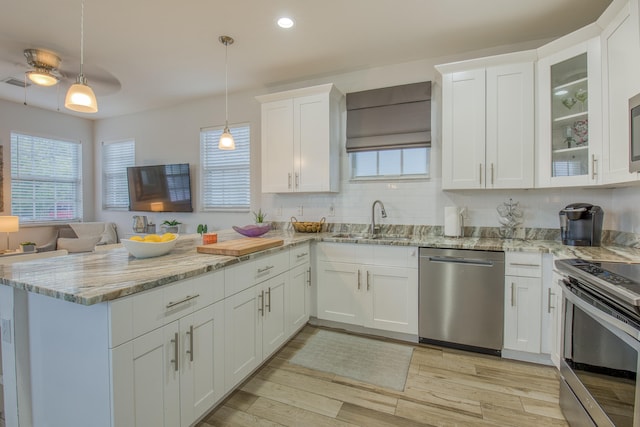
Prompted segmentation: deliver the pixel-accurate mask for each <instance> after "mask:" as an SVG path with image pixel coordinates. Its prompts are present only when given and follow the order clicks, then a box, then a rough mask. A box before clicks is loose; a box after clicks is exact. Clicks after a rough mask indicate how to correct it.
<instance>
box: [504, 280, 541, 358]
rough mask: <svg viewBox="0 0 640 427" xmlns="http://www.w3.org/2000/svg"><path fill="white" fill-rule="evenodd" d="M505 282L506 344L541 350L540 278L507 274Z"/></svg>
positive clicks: (529, 349)
mask: <svg viewBox="0 0 640 427" xmlns="http://www.w3.org/2000/svg"><path fill="white" fill-rule="evenodd" d="M505 286H506V289H505V304H504V348H506V349H510V350H518V351H527V352H530V353H536V354H537V353H540V321H541V309H542V307H541V305H542V304H541V299H542V298H541V293H542V289H541V288H542V284H541V281H540V278H537V277H518V276H505Z"/></svg>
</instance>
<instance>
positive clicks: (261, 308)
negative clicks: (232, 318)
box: [258, 291, 264, 317]
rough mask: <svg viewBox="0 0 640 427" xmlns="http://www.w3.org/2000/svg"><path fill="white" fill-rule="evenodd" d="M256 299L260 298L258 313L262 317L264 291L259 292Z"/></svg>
mask: <svg viewBox="0 0 640 427" xmlns="http://www.w3.org/2000/svg"><path fill="white" fill-rule="evenodd" d="M258 298H260V307H259V308H258V313H260V314H261V315H262V317H264V291H262V292H260V295H258Z"/></svg>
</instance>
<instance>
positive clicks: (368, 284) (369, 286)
mask: <svg viewBox="0 0 640 427" xmlns="http://www.w3.org/2000/svg"><path fill="white" fill-rule="evenodd" d="M369 282H370V281H369V270H367V291H368V290H369V289H371V283H369Z"/></svg>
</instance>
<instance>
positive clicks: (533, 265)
mask: <svg viewBox="0 0 640 427" xmlns="http://www.w3.org/2000/svg"><path fill="white" fill-rule="evenodd" d="M509 264H511V265H515V266H517V267H540V264H527V263H525V262H510V263H509Z"/></svg>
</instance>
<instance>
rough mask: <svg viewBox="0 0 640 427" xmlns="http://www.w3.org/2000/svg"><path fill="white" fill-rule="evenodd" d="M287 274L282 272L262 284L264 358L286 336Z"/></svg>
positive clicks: (280, 343) (285, 338)
mask: <svg viewBox="0 0 640 427" xmlns="http://www.w3.org/2000/svg"><path fill="white" fill-rule="evenodd" d="M288 285H289V274H288V273H283V274H280V275H279V276H276V277H274V278H272V279H269V280H268V281H267V282H265V283H264V284H263V285H262V292H264V293H263V294H262V295H263V296H262V298H263V299H264V310H263V311H262V313H261V314H262V358H263V359H266V358H267V357H269V356H270V355H271V354H272V353H273V352H274V351H276V350H277V349H278V347H280V346H281V345H282V344H284V343H285V341H286V340H287V338H288V336H289V335H288V334H287V331H288V328H287V322H286V317H285V306H286V302H285V299H286V295H287V290H288V289H287V288H288Z"/></svg>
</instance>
